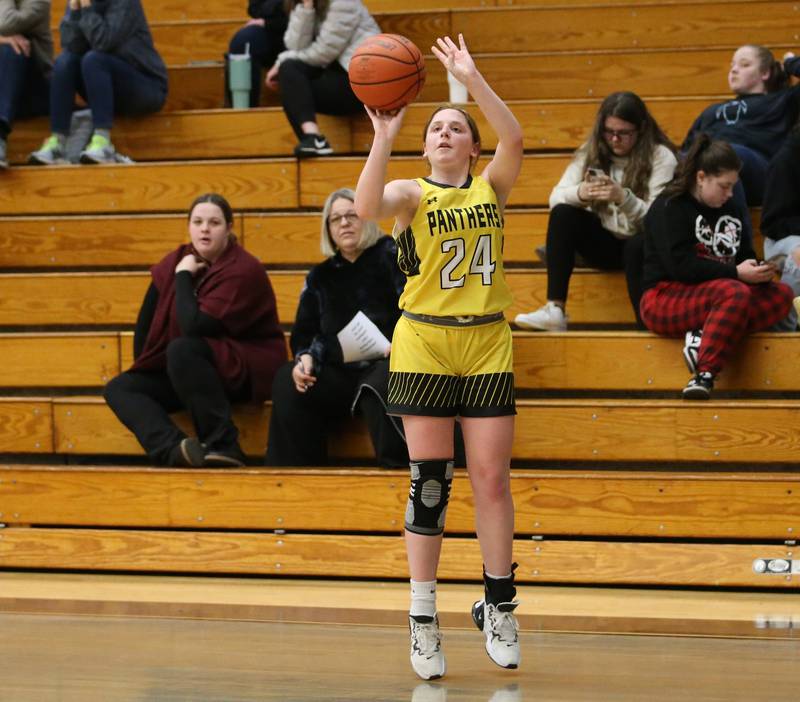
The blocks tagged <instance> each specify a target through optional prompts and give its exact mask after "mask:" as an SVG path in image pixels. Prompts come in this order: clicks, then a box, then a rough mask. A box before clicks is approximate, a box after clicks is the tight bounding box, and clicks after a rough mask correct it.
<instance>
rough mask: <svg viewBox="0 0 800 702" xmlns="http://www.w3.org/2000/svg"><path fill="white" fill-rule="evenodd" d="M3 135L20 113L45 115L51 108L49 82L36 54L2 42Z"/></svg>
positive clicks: (0, 100)
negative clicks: (28, 53) (18, 51)
mask: <svg viewBox="0 0 800 702" xmlns="http://www.w3.org/2000/svg"><path fill="white" fill-rule="evenodd" d="M0 76H3V78H2V80H0V122H4V123H5V124H4V125H0V130H2V131H0V136H3V132H6V133H7V132H10V131H11V125H12V123H13V122H14V119H15V118H17V117H37V116H39V115H46V114H47V113H48V112H49V109H50V104H49V103H50V84H49V81H48V79H47V77H46V76H45V72H44V68H43V67H42V66H41V64H40V63H39V62H38V61H36V60H35V59H33V58H30V57H28V56H25V55H24V54H17V53H16V52H15V51H14V49H12V48H11V47H10V46H8V44H3V45H2V46H0Z"/></svg>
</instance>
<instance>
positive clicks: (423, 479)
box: [406, 459, 453, 536]
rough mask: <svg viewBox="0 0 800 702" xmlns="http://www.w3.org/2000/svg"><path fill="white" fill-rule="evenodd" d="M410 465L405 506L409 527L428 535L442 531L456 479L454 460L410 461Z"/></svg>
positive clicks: (407, 526) (412, 530)
mask: <svg viewBox="0 0 800 702" xmlns="http://www.w3.org/2000/svg"><path fill="white" fill-rule="evenodd" d="M409 465H410V466H411V490H410V492H409V495H408V505H407V506H406V529H408V530H409V531H411V532H414V533H415V534H424V535H426V536H436V535H437V534H441V533H442V532H443V531H444V518H445V515H446V514H447V501H448V500H449V499H450V485H451V484H452V482H453V461H452V459H439V460H433V461H411V463H410V464H409Z"/></svg>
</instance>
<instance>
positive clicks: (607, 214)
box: [514, 92, 677, 331]
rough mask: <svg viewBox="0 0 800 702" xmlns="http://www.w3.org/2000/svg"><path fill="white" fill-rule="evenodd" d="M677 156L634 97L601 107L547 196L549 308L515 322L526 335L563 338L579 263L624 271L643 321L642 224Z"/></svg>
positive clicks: (617, 96) (611, 99)
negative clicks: (559, 334) (555, 333)
mask: <svg viewBox="0 0 800 702" xmlns="http://www.w3.org/2000/svg"><path fill="white" fill-rule="evenodd" d="M674 152H675V148H674V147H673V145H672V143H671V142H670V140H669V139H668V138H667V137H666V135H665V134H664V133H663V132H662V131H661V129H660V127H659V126H658V124H657V123H656V121H655V119H653V117H652V115H651V114H650V112H649V111H648V109H647V106H646V105H645V104H644V102H643V101H642V99H641V98H640V97H639V96H638V95H636V94H635V93H630V92H619V93H612V94H611V95H609V96H608V97H607V98H606V99H605V100H603V102H602V104H601V105H600V109H599V110H598V111H597V117H596V118H595V122H594V127H593V128H592V133H591V135H590V136H589V139H588V140H587V142H586V143H585V144H584V145H583V146H581V147H580V148H579V149H578V150H577V151H576V152H575V155H574V156H573V159H572V162H571V163H570V164H569V166H567V169H566V171H564V175H563V176H561V180H560V181H559V182H558V184H557V185H556V186H555V188H553V192H552V193H551V194H550V218H549V221H548V224H547V303H546V304H545V305H544V306H542V307H541V308H539V309H538V310H535V311H533V312H528V313H523V314H518V315H517V316H516V318H515V320H514V321H515V322H516V324H517V325H518V326H520V327H522V328H523V329H532V330H537V331H538V330H542V331H566V330H567V323H568V319H569V318H568V316H567V313H566V304H567V293H568V290H569V281H570V277H571V276H572V271H573V269H574V267H575V256H576V254H580V255H581V256H582V257H583V258H584V259H585V260H586V261H587V262H588V264H589V265H591V266H594V267H597V268H601V269H606V270H619V269H621V268H623V267H624V268H625V273H626V278H627V282H628V295H629V297H630V299H631V305H632V307H633V309H634V311H635V312H636V315H637V318H638V309H639V298H640V297H641V294H642V287H641V280H642V265H641V260H640V259H641V255H640V254H639V255H638V256H631V255H630V252H629V251H628V249H629V248H634V249H635V250H637V251H641V239H639V238H637V236H636V235H637V234H639V233H640V232H641V230H642V222H643V220H644V216H645V213H646V212H647V209H648V207H650V204H651V203H652V202H653V200H655V199H656V197H657V196H658V194H659V193H660V192H661V190H662V189H663V188H664V186H665V185H666V184H667V183H669V182H670V180H672V175H673V172H674V171H675V167H676V165H677V160H676V158H675V153H674Z"/></svg>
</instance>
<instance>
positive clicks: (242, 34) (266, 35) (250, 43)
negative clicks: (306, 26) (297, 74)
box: [225, 0, 287, 107]
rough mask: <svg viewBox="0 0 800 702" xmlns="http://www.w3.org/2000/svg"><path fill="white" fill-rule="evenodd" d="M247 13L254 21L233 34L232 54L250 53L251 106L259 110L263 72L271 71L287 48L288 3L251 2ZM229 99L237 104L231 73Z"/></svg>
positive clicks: (228, 100) (226, 73) (230, 46)
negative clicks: (276, 60)
mask: <svg viewBox="0 0 800 702" xmlns="http://www.w3.org/2000/svg"><path fill="white" fill-rule="evenodd" d="M247 14H248V15H250V18H251V19H249V20H248V21H247V23H246V24H245V25H244V27H242V28H241V29H240V30H239V31H237V32H236V34H234V35H233V37H232V38H231V41H230V44H229V46H228V53H229V54H244V53H249V54H250V107H258V105H259V103H260V102H261V73H262V71H264V70H268V69H269V68H270V67H271V66H272V64H274V63H275V59H277V58H278V54H280V53H281V51H284V50H285V49H286V47H285V46H284V43H283V33H284V32H285V31H286V23H287V17H286V10H285V8H284V0H250V1H249V2H248V3H247ZM225 97H226V102H227V104H229V105H230V104H232V103H233V100H232V98H231V96H230V93H229V87H228V72H227V70H226V71H225Z"/></svg>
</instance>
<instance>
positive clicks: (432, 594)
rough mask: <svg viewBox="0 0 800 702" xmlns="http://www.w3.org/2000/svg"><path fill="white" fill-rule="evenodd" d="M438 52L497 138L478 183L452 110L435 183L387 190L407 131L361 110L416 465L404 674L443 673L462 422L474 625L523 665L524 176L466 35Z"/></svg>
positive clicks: (470, 136) (394, 359)
mask: <svg viewBox="0 0 800 702" xmlns="http://www.w3.org/2000/svg"><path fill="white" fill-rule="evenodd" d="M432 50H433V53H434V55H435V56H436V58H438V59H439V61H441V62H442V64H443V65H444V66H445V68H446V69H447V70H448V71H449V72H450V73H452V74H453V76H454V77H455V78H456V79H457V80H459V81H461V82H462V83H463V84H464V85H466V86H467V89H468V90H469V92H470V94H471V95H472V97H473V99H474V100H475V102H476V103H477V105H478V107H479V108H480V109H481V111H482V112H483V114H484V116H485V117H486V119H487V121H488V122H489V124H490V125H491V127H492V129H494V131H495V132H496V134H497V137H498V144H497V149H496V151H495V154H494V157H493V158H492V160H491V161H490V162H489V163H488V164H487V165H486V167H485V168H484V169H483V170H482V172H481V174H480V175H479V176H473V175H472V173H471V171H472V168H473V167H474V166H475V163H476V162H477V160H478V155H479V152H480V136H479V134H478V129H477V126H476V125H475V122H474V121H473V119H472V118H471V117H470V116H469V115H468V114H467V113H466V112H464V111H463V110H461V109H460V108H455V107H450V106H442V107H439V108H437V109H436V110H435V111H434V112H433V114H432V115H431V117H430V119H429V120H428V124H427V125H426V127H425V131H424V134H423V139H424V143H423V156H424V157H425V159H426V160H427V162H428V164H429V165H430V175H429V176H428V177H425V178H416V179H414V180H393V181H390V182H389V183H386V169H387V164H388V162H389V157H390V155H391V151H392V143H393V141H394V139H395V137H396V136H397V133H398V131H399V130H400V126H401V124H402V121H403V116H404V113H405V109H403V110H400V112H398V113H397V114H388V113H384V112H376V111H374V110H371V109H369V108H367V112H368V114H369V116H370V119H371V120H372V124H373V127H374V130H375V138H374V140H373V142H372V148H371V150H370V154H369V157H368V158H367V162H366V164H365V166H364V169H363V171H362V172H361V176H360V178H359V181H358V188H357V190H356V200H355V207H356V211H357V212H358V214H359V216H361V217H362V218H365V219H381V218H386V217H394V218H395V228H394V236H395V238H396V239H397V243H398V259H399V263H400V267H401V268H402V269H403V271H404V273H405V274H406V276H407V283H406V286H405V289H404V291H403V294H402V296H401V297H400V308H401V309H402V310H403V313H402V316H401V318H400V320H399V321H398V323H397V326H396V327H395V331H394V336H393V340H392V354H391V361H390V376H389V405H390V411H391V412H393V413H395V414H398V415H400V416H402V418H403V424H404V427H405V432H406V438H407V441H408V448H409V455H410V458H411V490H410V495H409V499H408V505H407V508H406V515H405V538H406V549H407V553H408V562H409V569H410V572H411V611H410V615H409V626H410V630H411V664H412V667H413V668H414V671H415V672H416V673H417V675H419V676H420V677H421V678H423V679H426V680H430V679H434V678H439V677H441V676H442V675H444V673H445V671H446V662H445V658H444V654H443V653H442V649H441V636H440V633H439V623H438V618H437V614H436V571H437V567H438V563H439V554H440V551H441V545H442V533H443V531H444V522H445V513H446V509H447V501H448V497H449V493H450V484H451V481H452V477H453V460H452V459H453V431H454V424H455V418H456V417H460V421H461V427H462V430H463V434H464V442H465V449H466V456H467V470H468V473H469V478H470V481H471V484H472V490H473V494H474V500H475V519H476V530H477V534H478V540H479V542H480V547H481V554H482V556H483V563H484V583H485V591H484V597H483V598H482V599H481V600H479V601H478V602H476V603H475V605H474V606H473V609H472V616H473V619H474V621H475V623H476V625H477V626H478V627H479V628H480V629H481V630H482V631H483V632H484V634H485V635H486V651H487V653H488V654H489V656H490V657H491V659H492V660H493V661H494V662H495V663H497V664H498V665H500V666H502V667H504V668H516V667H517V666H518V665H519V659H520V654H519V643H518V640H517V630H518V626H517V621H516V619H515V617H514V615H513V611H514V609H515V608H516V606H517V604H518V603H517V602H516V601H515V600H514V597H515V594H516V589H515V587H514V574H513V566H512V562H511V560H512V558H511V552H512V542H513V532H514V504H513V502H512V499H511V490H510V481H509V465H510V460H511V444H512V439H513V433H514V414H515V413H516V410H515V408H514V375H513V366H512V349H511V331H510V329H509V326H508V324H507V323H506V321H505V319H504V317H503V310H504V309H505V308H506V307H508V306H509V304H510V303H511V294H510V291H509V289H508V286H507V284H506V281H505V277H504V273H503V262H502V243H503V229H502V224H503V209H504V207H505V204H506V201H507V200H508V196H509V193H510V192H511V188H512V186H513V185H514V182H515V181H516V179H517V176H518V175H519V171H520V168H521V166H522V129H521V127H520V125H519V123H518V122H517V120H516V118H515V117H514V115H513V114H512V113H511V112H510V110H509V109H508V107H507V106H506V105H505V104H504V103H503V101H502V100H501V99H500V98H499V97H498V96H497V95H496V94H495V92H494V91H493V90H492V89H491V87H490V86H489V84H488V83H487V82H486V80H485V79H484V77H483V76H482V75H481V74H480V73H479V72H478V70H477V68H476V67H475V64H474V62H473V60H472V57H471V56H470V54H469V51H468V50H467V47H466V45H465V43H464V39H463V37H462V36H461V35H459V37H458V45H456V43H455V42H453V41H452V39H450V38H449V37H444V38H440V39H438V40H437V45H436V46H434V47H432Z"/></svg>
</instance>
